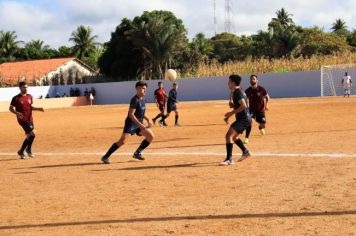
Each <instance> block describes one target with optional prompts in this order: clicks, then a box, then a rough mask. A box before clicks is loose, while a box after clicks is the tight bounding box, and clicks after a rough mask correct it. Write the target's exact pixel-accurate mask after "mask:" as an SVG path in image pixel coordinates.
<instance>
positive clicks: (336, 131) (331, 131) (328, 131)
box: [268, 129, 356, 136]
mask: <svg viewBox="0 0 356 236" xmlns="http://www.w3.org/2000/svg"><path fill="white" fill-rule="evenodd" d="M350 131H356V129H331V130H314V131H313V130H310V131H293V132H288V133H268V135H269V136H280V135H291V133H293V134H316V133H339V132H350Z"/></svg>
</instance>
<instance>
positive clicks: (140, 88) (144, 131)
mask: <svg viewBox="0 0 356 236" xmlns="http://www.w3.org/2000/svg"><path fill="white" fill-rule="evenodd" d="M146 89H147V84H146V83H145V82H142V81H140V82H137V83H136V95H135V96H134V97H133V98H132V99H131V102H130V108H129V112H128V114H127V117H126V120H125V127H124V131H123V133H122V135H121V138H120V140H119V141H118V142H116V143H114V144H113V145H112V146H111V147H110V149H109V150H108V151H107V153H106V154H105V155H104V156H103V157H102V158H101V161H102V162H103V163H104V164H110V162H109V157H110V156H111V154H113V153H114V152H115V151H116V150H117V149H118V148H119V147H121V146H122V145H124V144H125V143H126V142H127V140H128V139H129V137H130V136H131V135H134V134H137V135H138V136H141V135H142V136H144V137H145V139H144V140H143V141H142V143H141V145H140V146H139V147H138V149H137V150H136V152H135V153H134V154H133V158H135V159H137V160H145V158H144V157H143V156H142V155H141V152H142V151H143V150H144V149H145V148H147V147H148V146H149V145H150V143H151V142H152V140H153V138H154V135H153V132H152V130H151V129H150V128H149V127H151V126H152V124H153V123H152V121H151V120H150V119H149V118H147V117H146V116H145V111H146V104H145V101H144V96H145V94H146ZM143 120H146V121H147V122H148V127H146V126H145V125H144V124H143Z"/></svg>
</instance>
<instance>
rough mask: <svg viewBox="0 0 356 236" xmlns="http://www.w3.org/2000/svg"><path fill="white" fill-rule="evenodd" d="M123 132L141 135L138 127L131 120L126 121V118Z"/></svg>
mask: <svg viewBox="0 0 356 236" xmlns="http://www.w3.org/2000/svg"><path fill="white" fill-rule="evenodd" d="M124 133H126V134H131V135H134V134H136V135H137V136H141V135H142V134H141V129H140V127H138V126H137V125H136V124H135V123H133V122H132V121H128V120H126V121H125V126H124Z"/></svg>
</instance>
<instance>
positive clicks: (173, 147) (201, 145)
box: [150, 143, 225, 149]
mask: <svg viewBox="0 0 356 236" xmlns="http://www.w3.org/2000/svg"><path fill="white" fill-rule="evenodd" d="M211 146H225V144H223V143H210V144H195V145H182V146H178V145H174V146H169V147H150V149H175V148H191V147H211Z"/></svg>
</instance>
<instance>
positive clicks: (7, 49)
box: [0, 31, 22, 58]
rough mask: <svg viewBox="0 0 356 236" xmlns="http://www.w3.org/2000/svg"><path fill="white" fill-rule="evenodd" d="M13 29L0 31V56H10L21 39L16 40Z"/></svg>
mask: <svg viewBox="0 0 356 236" xmlns="http://www.w3.org/2000/svg"><path fill="white" fill-rule="evenodd" d="M16 39H17V35H16V32H15V31H5V32H3V31H0V56H3V57H5V58H10V57H11V56H12V55H13V54H14V53H15V52H16V50H17V49H18V45H19V44H20V43H22V41H16Z"/></svg>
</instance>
